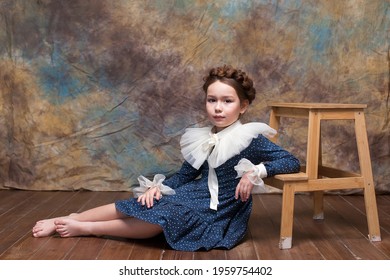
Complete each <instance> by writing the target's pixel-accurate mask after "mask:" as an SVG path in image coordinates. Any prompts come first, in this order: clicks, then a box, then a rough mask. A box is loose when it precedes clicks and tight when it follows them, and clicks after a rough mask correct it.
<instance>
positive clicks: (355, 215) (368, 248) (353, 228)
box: [325, 195, 386, 260]
mask: <svg viewBox="0 0 390 280" xmlns="http://www.w3.org/2000/svg"><path fill="white" fill-rule="evenodd" d="M362 199H363V197H360V200H362ZM326 201H327V203H326V206H327V208H328V209H330V208H333V209H334V210H335V211H336V212H337V213H339V214H340V216H335V215H334V216H332V217H328V218H326V217H325V219H327V223H329V224H330V225H331V226H332V228H333V230H334V231H335V233H336V235H338V237H339V238H341V239H342V240H343V243H344V244H345V246H346V248H348V249H349V250H350V252H351V254H353V255H354V256H355V257H356V259H363V260H380V259H385V258H386V256H385V255H384V254H383V253H381V252H380V251H378V250H377V249H376V248H375V247H374V246H373V245H372V243H371V242H370V241H369V240H368V237H367V222H366V221H367V220H366V217H365V216H364V215H363V214H362V213H361V212H360V211H357V210H356V207H354V206H352V205H350V204H347V203H345V201H344V200H343V198H342V197H341V196H331V195H330V196H327V197H326ZM325 215H326V214H325ZM363 228H364V230H363Z"/></svg>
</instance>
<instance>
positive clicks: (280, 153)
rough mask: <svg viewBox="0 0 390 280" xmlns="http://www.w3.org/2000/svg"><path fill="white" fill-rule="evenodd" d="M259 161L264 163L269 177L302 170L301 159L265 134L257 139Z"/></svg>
mask: <svg viewBox="0 0 390 280" xmlns="http://www.w3.org/2000/svg"><path fill="white" fill-rule="evenodd" d="M256 141H258V142H257V143H256V145H255V146H256V147H258V149H257V151H256V155H257V159H256V160H257V161H259V162H258V163H255V164H259V163H263V164H264V166H265V169H266V173H267V177H272V176H275V175H277V174H282V173H296V172H299V170H300V163H299V160H298V159H297V158H296V157H295V156H294V155H292V154H291V153H290V152H288V151H287V150H285V149H283V148H282V147H280V146H278V145H276V144H275V143H273V142H272V141H270V140H269V139H267V138H266V137H264V136H260V137H258V138H257V139H256ZM253 163H254V162H253Z"/></svg>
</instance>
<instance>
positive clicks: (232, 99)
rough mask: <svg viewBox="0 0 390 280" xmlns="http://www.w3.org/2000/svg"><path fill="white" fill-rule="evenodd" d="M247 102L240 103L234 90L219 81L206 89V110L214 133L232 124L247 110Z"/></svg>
mask: <svg viewBox="0 0 390 280" xmlns="http://www.w3.org/2000/svg"><path fill="white" fill-rule="evenodd" d="M248 105H249V102H248V100H244V101H243V102H240V99H239V97H238V95H237V92H236V90H235V89H234V88H233V87H231V86H229V85H227V84H224V83H222V82H220V81H216V82H214V83H212V84H211V85H210V86H209V87H208V89H207V96H206V110H207V115H208V117H209V120H210V121H211V122H212V123H213V125H214V126H215V128H216V132H219V131H221V130H223V129H224V128H225V127H228V126H229V125H231V124H233V123H234V122H235V121H237V120H238V118H239V117H240V114H243V113H244V112H245V111H246V109H247V108H248Z"/></svg>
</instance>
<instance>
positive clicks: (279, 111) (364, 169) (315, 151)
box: [265, 103, 381, 249]
mask: <svg viewBox="0 0 390 280" xmlns="http://www.w3.org/2000/svg"><path fill="white" fill-rule="evenodd" d="M270 107H271V114H270V126H271V127H273V128H274V129H276V130H278V129H279V126H280V118H282V117H287V118H304V119H308V136H307V158H306V168H305V171H304V172H300V173H295V174H279V175H276V176H275V177H273V178H267V179H266V180H265V182H266V184H269V185H271V186H274V187H277V188H280V189H282V190H283V202H282V218H281V228H280V241H279V248H280V249H289V248H291V246H292V231H293V218H294V196H295V193H296V192H311V193H312V194H313V202H314V216H313V218H314V219H323V218H324V214H323V193H324V191H325V190H340V189H363V193H364V201H365V207H366V215H367V223H368V232H369V234H368V238H369V240H370V241H380V240H381V235H380V229H379V219H378V210H377V205H376V197H375V188H374V181H373V176H372V167H371V159H370V152H369V146H368V139H367V131H366V123H365V117H364V109H365V108H366V107H367V105H363V104H331V103H272V104H270ZM321 120H354V123H355V135H356V141H357V150H358V155H359V164H360V174H357V173H352V172H348V171H344V170H339V169H336V168H331V167H325V166H322V162H321V160H320V158H321V135H320V134H321V129H320V122H321ZM272 141H274V142H276V141H277V136H275V137H274V138H273V139H272Z"/></svg>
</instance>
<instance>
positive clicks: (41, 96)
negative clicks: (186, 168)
mask: <svg viewBox="0 0 390 280" xmlns="http://www.w3.org/2000/svg"><path fill="white" fill-rule="evenodd" d="M0 27H1V28H0V188H20V189H32V190H57V189H63V190H75V189H81V188H83V189H89V190H129V189H130V187H132V186H134V185H136V184H137V177H138V176H139V175H144V176H147V177H152V176H153V175H154V174H156V173H162V174H165V175H167V176H169V175H171V174H172V173H174V172H175V171H176V170H177V169H178V168H179V167H180V165H181V163H182V157H181V154H180V150H179V139H180V136H181V134H182V133H183V131H184V129H185V128H186V127H190V126H204V125H208V122H207V119H206V117H205V114H204V109H203V107H204V105H203V98H204V94H203V92H202V90H201V86H202V78H203V76H204V75H205V74H206V72H207V70H208V69H209V68H210V67H212V66H217V65H223V64H231V65H234V66H236V67H240V68H243V69H244V70H245V71H246V72H248V73H249V74H250V75H251V76H252V77H253V79H254V81H255V86H256V89H257V92H258V94H257V98H256V100H255V101H254V103H253V105H252V107H251V108H250V110H249V112H248V113H247V114H246V115H245V119H244V121H249V120H254V121H263V122H268V115H269V108H268V107H267V104H268V103H270V102H273V101H284V102H340V103H364V104H367V105H368V108H367V110H366V119H367V127H368V137H369V143H370V149H371V158H372V165H373V171H374V179H375V184H376V188H377V190H378V191H381V192H382V191H390V184H389V179H390V175H389V169H390V143H389V142H390V135H389V129H390V121H389V117H390V113H389V112H390V111H389V106H390V101H389V94H390V93H389V87H390V82H389V77H390V76H389V75H390V61H389V55H390V54H389V46H390V43H389V41H390V4H389V1H387V0H344V1H338V0H327V1H325V0H323V1H309V0H306V1H305V0H284V1H283V0H257V1H248V0H238V1H232V0H219V1H203V0H187V1H186V0H165V1H164V0H155V1H151V0H149V1H144V0H132V1H131V0H127V1H126V0H116V1H108V0H107V1H104V0H100V1H99V0H68V1H60V0H35V1H24V0H1V1H0ZM284 124H285V125H284V127H283V128H282V129H281V131H280V132H279V133H280V135H281V141H282V145H283V146H284V147H285V148H286V149H288V150H290V151H291V152H293V153H294V154H296V155H297V156H298V157H299V158H300V159H301V160H302V162H303V163H304V160H305V154H304V152H305V144H306V138H305V137H306V136H305V134H306V132H307V128H306V124H305V123H304V122H300V121H289V122H285V123H284ZM323 131H324V135H326V137H324V138H323V139H322V140H323V151H324V157H323V161H324V163H329V164H334V165H336V166H339V167H342V168H345V169H352V170H358V165H357V160H358V159H357V155H356V152H355V149H356V144H355V139H354V138H353V130H352V124H350V123H348V122H345V123H344V122H337V123H336V124H335V125H330V124H324V126H323Z"/></svg>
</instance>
